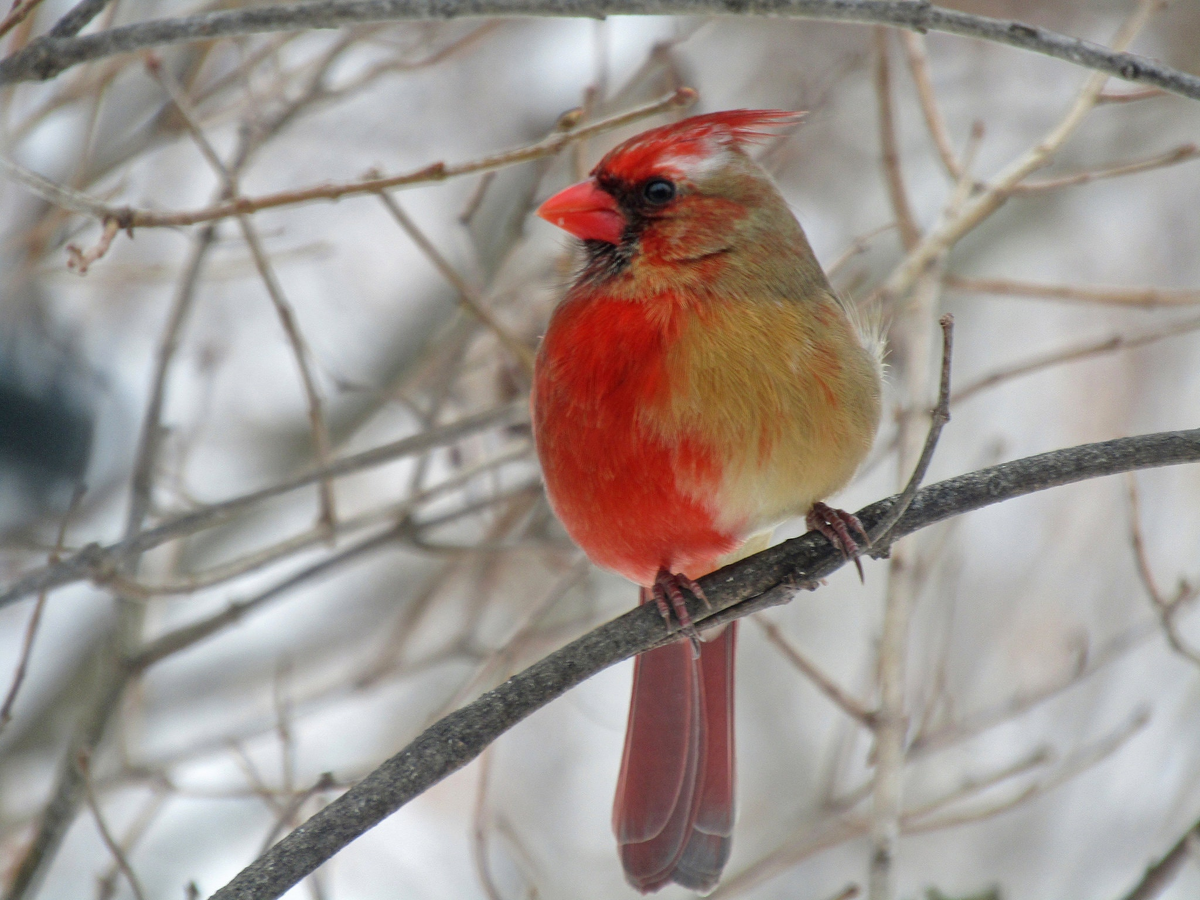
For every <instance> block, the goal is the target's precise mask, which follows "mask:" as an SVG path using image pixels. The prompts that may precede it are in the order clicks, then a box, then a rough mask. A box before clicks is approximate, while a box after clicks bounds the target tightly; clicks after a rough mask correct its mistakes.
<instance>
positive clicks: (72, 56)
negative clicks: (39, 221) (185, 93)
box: [0, 0, 1200, 100]
mask: <svg viewBox="0 0 1200 900" xmlns="http://www.w3.org/2000/svg"><path fill="white" fill-rule="evenodd" d="M730 14H735V15H759V16H788V17H793V18H806V19H824V20H829V21H840V22H860V23H873V24H882V25H892V26H895V27H898V28H907V29H910V30H912V31H918V32H922V33H924V32H927V31H941V32H945V33H947V34H957V35H961V36H963V37H972V38H979V39H981V40H986V41H994V42H996V43H1000V44H1007V45H1009V46H1011V47H1018V48H1020V49H1022V50H1030V51H1032V52H1035V53H1042V54H1044V55H1046V56H1052V57H1054V58H1056V59H1061V60H1065V61H1066V62H1070V63H1074V64H1075V65H1078V66H1083V67H1085V68H1089V69H1096V70H1097V71H1100V72H1106V73H1108V74H1109V75H1112V76H1114V77H1116V78H1123V79H1125V80H1126V81H1134V82H1139V83H1141V84H1150V85H1154V86H1156V87H1160V88H1162V89H1163V90H1166V91H1170V92H1172V93H1175V94H1180V95H1182V96H1184V97H1191V98H1192V99H1195V100H1200V77H1197V76H1196V75H1191V74H1188V73H1187V72H1181V71H1179V70H1177V69H1172V68H1170V67H1169V66H1164V65H1163V64H1162V63H1159V62H1157V61H1156V60H1153V59H1150V58H1148V57H1145V56H1138V55H1137V54H1134V53H1118V52H1115V51H1113V50H1109V49H1108V48H1106V47H1102V46H1100V45H1099V44H1094V43H1092V42H1091V41H1084V40H1080V39H1078V38H1073V37H1068V36H1067V35H1063V34H1058V33H1056V32H1053V31H1049V30H1047V29H1045V28H1037V27H1034V26H1030V25H1025V24H1022V23H1020V22H1013V21H1008V20H1004V19H993V18H989V17H987V16H973V15H970V14H968V13H962V12H957V11H955V10H950V9H942V8H940V7H937V6H933V5H932V4H929V3H927V2H923V0H918V2H913V0H312V2H305V3H281V4H277V5H271V6H254V7H250V8H248V9H236V10H224V11H220V12H210V13H201V14H199V15H194V16H184V17H181V18H177V19H158V20H152V21H149V22H141V23H138V24H134V25H125V26H122V27H119V28H110V29H108V30H106V31H103V32H100V33H99V34H92V35H87V36H85V37H76V38H61V37H54V36H51V35H47V36H45V37H42V38H39V39H37V40H35V41H32V42H31V43H30V44H29V45H28V46H27V47H25V48H24V49H23V50H21V51H19V52H17V53H14V54H13V55H12V56H10V57H8V58H7V59H5V60H3V61H2V62H0V85H3V84H11V83H13V82H18V81H33V80H36V79H47V78H53V77H54V76H55V75H57V74H59V73H60V72H62V71H63V70H64V69H68V68H70V67H71V66H75V65H78V64H79V63H82V62H87V61H89V60H94V59H102V58H104V57H107V56H112V55H114V54H117V53H128V52H129V51H132V50H141V49H145V48H147V47H157V46H163V45H166V44H178V43H185V42H191V41H207V40H212V39H213V38H219V37H232V36H234V35H244V34H260V33H263V32H272V31H298V30H301V29H306V28H337V27H340V26H343V25H352V24H361V23H365V22H387V21H399V20H405V19H451V18H478V17H499V16H539V17H541V16H586V17H591V18H599V17H603V16H611V15H694V16H711V15H730Z"/></svg>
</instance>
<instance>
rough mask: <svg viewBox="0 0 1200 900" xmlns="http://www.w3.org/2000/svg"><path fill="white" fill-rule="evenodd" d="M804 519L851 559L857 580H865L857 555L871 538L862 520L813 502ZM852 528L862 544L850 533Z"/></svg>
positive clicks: (812, 528)
mask: <svg viewBox="0 0 1200 900" xmlns="http://www.w3.org/2000/svg"><path fill="white" fill-rule="evenodd" d="M804 521H805V523H806V524H807V525H808V527H809V529H810V530H812V531H819V532H821V534H823V535H825V538H826V539H827V540H828V541H829V543H831V544H833V546H834V547H836V548H837V549H838V550H839V551H841V554H842V556H843V557H845V558H846V559H849V560H852V561H853V562H854V568H856V569H858V580H859V581H864V580H865V579H864V578H863V567H862V562H861V561H860V560H859V558H858V556H859V554H860V553H862V551H863V547H870V546H871V538H870V537H869V536H868V535H867V530H866V529H865V528H863V524H862V522H860V521H859V520H858V516H856V515H854V514H853V513H848V512H846V511H845V510H844V509H834V508H833V507H832V506H827V505H826V504H824V503H814V504H813V505H812V509H810V510H809V511H808V515H807V516H806V517H805V520H804ZM852 529H853V530H854V531H857V532H858V534H859V536H860V537H861V538H862V546H860V545H859V543H858V541H856V540H855V539H854V536H853V535H852V534H851V533H850V531H851V530H852Z"/></svg>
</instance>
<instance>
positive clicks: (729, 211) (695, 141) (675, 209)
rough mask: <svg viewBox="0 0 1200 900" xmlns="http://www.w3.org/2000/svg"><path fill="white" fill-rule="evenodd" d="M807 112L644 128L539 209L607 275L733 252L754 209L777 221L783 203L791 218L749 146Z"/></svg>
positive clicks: (737, 113) (735, 115)
mask: <svg viewBox="0 0 1200 900" xmlns="http://www.w3.org/2000/svg"><path fill="white" fill-rule="evenodd" d="M800 115H801V114H800V113H794V112H786V111H782V110H748V109H738V110H727V111H724V112H716V113H708V114H707V115H701V116H693V117H692V118H690V119H684V120H683V121H681V122H675V123H673V124H670V125H664V126H662V127H660V128H654V129H651V130H650V131H645V132H642V133H641V134H639V135H636V136H635V137H633V138H630V139H629V140H628V141H626V142H625V143H623V144H621V145H619V146H618V147H616V148H615V149H613V150H612V151H610V152H609V153H608V154H607V155H606V156H605V157H604V158H603V159H602V160H600V162H599V164H598V165H597V166H596V168H595V169H593V170H592V173H591V177H590V178H588V180H586V181H582V182H580V183H579V184H576V185H573V186H571V187H569V188H567V189H566V190H563V191H560V192H559V193H557V194H555V195H554V196H553V197H551V198H550V199H549V200H547V201H546V202H545V203H543V204H542V205H541V207H540V208H539V209H538V211H537V214H538V215H539V216H540V217H541V218H543V219H545V220H546V221H547V222H550V223H551V224H552V225H557V226H558V227H559V228H562V229H564V230H565V231H567V232H569V233H571V234H573V235H575V237H577V238H580V239H581V240H583V241H584V242H586V244H587V247H588V250H589V252H590V254H591V255H592V256H593V258H595V259H597V260H598V261H599V260H604V261H606V263H607V265H606V266H605V269H606V270H607V271H609V272H610V273H611V271H612V269H613V266H614V265H616V266H618V267H619V266H621V265H622V264H626V263H628V261H629V260H630V259H631V258H632V257H633V256H634V255H635V253H636V254H637V255H638V256H640V257H642V258H644V259H646V260H647V261H649V262H651V263H653V262H663V263H678V262H682V261H686V260H692V259H700V258H703V257H706V256H710V255H712V254H714V253H719V252H722V251H725V250H728V249H730V248H731V247H732V246H734V245H735V244H736V241H737V240H738V236H739V234H741V233H744V232H745V231H746V227H747V225H749V224H750V223H748V222H747V220H748V219H752V218H755V216H754V214H755V213H759V214H761V215H760V216H758V217H759V218H763V219H765V220H770V219H772V218H777V217H778V214H779V212H780V210H781V209H782V211H783V212H784V213H785V217H786V218H787V219H789V220H790V219H791V216H790V214H786V206H785V205H784V204H783V200H782V198H781V197H780V196H779V194H778V191H777V190H776V189H775V187H774V185H773V184H771V181H770V179H769V178H768V177H767V176H766V174H765V173H764V172H763V171H762V170H761V169H760V168H759V167H758V166H757V165H756V164H755V163H754V162H753V161H751V160H750V158H749V157H748V156H747V155H746V153H745V152H744V148H745V147H746V145H747V144H750V143H753V142H755V141H758V140H762V139H764V138H767V137H770V136H771V135H772V134H773V131H774V130H775V129H779V128H781V127H785V126H788V125H791V124H793V123H795V122H796V121H797V120H798V119H799V118H800ZM764 227H765V223H764ZM751 230H752V231H757V230H758V229H755V228H752V227H751Z"/></svg>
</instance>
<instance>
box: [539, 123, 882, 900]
mask: <svg viewBox="0 0 1200 900" xmlns="http://www.w3.org/2000/svg"><path fill="white" fill-rule="evenodd" d="M795 120H796V115H795V114H793V113H788V112H781V111H767V110H731V111H727V112H718V113H711V114H709V115H702V116H695V117H693V118H690V119H686V120H684V121H681V122H678V123H675V124H672V125H666V126H663V127H661V128H655V129H652V130H650V131H647V132H644V133H642V134H640V135H637V136H636V137H634V138H632V139H630V140H628V141H626V142H625V143H623V144H621V145H620V146H618V147H617V148H616V149H615V150H613V151H611V152H610V153H609V154H608V155H607V156H605V157H604V158H603V159H602V160H601V161H600V163H599V165H597V166H596V168H595V169H594V170H593V171H592V174H591V177H590V178H589V179H588V180H587V181H584V182H582V183H580V184H577V185H575V186H574V187H570V188H567V189H566V190H564V191H562V192H561V193H559V194H556V195H555V196H553V197H551V198H550V199H549V200H547V201H546V202H545V203H544V204H543V205H542V207H541V208H540V209H539V210H538V215H539V216H541V217H542V218H544V219H546V220H547V221H549V222H551V223H552V224H554V225H557V226H559V227H560V228H563V229H565V230H566V231H568V232H570V233H571V234H573V235H575V236H576V237H578V238H581V239H582V240H583V242H584V249H585V251H586V262H585V263H584V265H583V268H582V270H581V272H580V274H579V276H578V278H577V280H576V281H575V283H574V284H573V285H572V287H571V288H570V290H569V291H568V292H567V294H566V297H565V298H564V299H563V301H562V302H561V303H560V304H559V306H558V307H557V309H556V310H555V311H554V315H553V317H552V318H551V320H550V324H549V327H548V329H547V332H546V336H545V338H544V340H543V341H542V345H541V348H540V350H539V352H538V357H537V365H536V370H535V373H534V389H533V423H534V435H535V439H536V442H537V452H538V457H539V458H540V460H541V464H542V469H543V471H544V473H545V481H546V491H547V494H548V496H549V499H550V503H551V505H552V506H553V508H554V511H555V512H556V513H557V514H558V517H559V518H560V519H561V520H562V523H563V525H564V526H565V527H566V529H567V532H568V533H569V534H570V535H571V537H572V538H573V539H574V540H575V541H576V543H578V544H579V546H580V547H582V548H583V550H584V551H585V552H586V553H587V554H588V556H589V557H591V559H592V560H593V561H594V562H595V563H597V564H598V565H601V566H604V567H605V568H608V569H611V570H612V571H614V572H618V573H620V574H621V575H624V576H625V577H626V578H628V579H629V580H631V581H633V582H636V583H637V584H639V585H641V586H642V602H646V601H647V600H650V599H654V600H655V601H656V602H657V603H658V605H659V607H660V609H662V610H663V611H664V614H667V613H669V611H670V610H672V609H674V610H675V613H676V615H679V616H680V617H681V618H682V619H683V621H682V624H683V625H684V626H687V627H686V628H685V629H684V631H686V632H690V634H692V635H694V634H695V632H694V630H692V629H691V627H690V622H689V621H688V620H687V618H686V607H685V606H684V604H683V602H682V600H683V591H684V590H687V591H690V592H692V593H694V594H697V596H701V595H700V594H699V588H698V586H696V585H695V582H694V581H693V579H695V578H699V577H700V576H701V575H703V574H705V573H707V572H710V571H712V570H714V569H716V568H719V567H720V566H721V565H723V564H725V563H726V562H729V561H731V560H732V559H735V558H737V556H736V555H737V553H738V551H739V548H742V546H743V544H745V543H746V541H747V539H749V538H752V537H755V536H757V535H760V534H763V533H768V534H769V531H770V529H771V528H772V527H773V526H774V525H775V524H776V523H778V522H780V521H782V520H785V519H788V518H791V517H794V516H798V515H807V516H808V521H809V523H810V525H811V526H812V527H816V528H819V529H820V530H821V531H822V532H823V533H825V534H826V535H827V536H828V537H829V538H830V540H831V541H834V542H835V544H836V545H837V546H838V547H839V548H840V549H841V550H842V551H843V552H845V553H847V554H849V553H853V552H854V551H855V550H856V549H857V548H856V545H855V542H854V538H853V536H852V535H851V533H850V532H851V531H852V530H858V531H861V526H860V525H858V523H857V520H855V519H854V517H853V516H850V515H849V514H847V513H843V512H841V511H840V510H834V509H831V508H829V507H827V506H825V504H823V503H821V502H820V501H821V500H822V499H823V498H825V497H828V496H829V495H830V494H832V493H834V492H835V491H837V490H838V489H839V488H841V487H842V486H843V485H845V484H846V482H847V481H848V480H849V479H850V477H851V476H852V475H853V474H854V471H855V469H856V468H857V467H858V464H859V463H860V462H861V461H862V459H863V457H864V456H865V455H866V453H867V450H868V449H869V448H870V446H871V441H872V439H873V438H874V435H875V430H876V427H877V426H878V423H879V410H880V364H879V355H878V352H877V348H876V346H874V342H873V341H872V340H871V339H870V338H867V337H864V335H863V333H862V332H861V331H860V329H858V328H856V326H855V325H854V324H852V321H851V317H850V315H848V312H847V310H846V308H845V307H843V306H842V304H841V303H840V302H839V300H838V298H837V297H836V296H835V295H834V293H833V290H832V289H831V288H830V286H829V282H828V280H827V279H826V277H825V274H824V272H822V270H821V267H820V265H819V264H818V263H817V260H816V258H815V257H814V256H813V252H812V250H811V249H810V248H809V245H808V241H807V240H806V238H805V236H804V232H803V231H802V230H801V228H800V225H799V223H797V221H796V219H795V217H794V216H793V215H792V213H791V212H790V211H789V209H788V207H787V204H786V203H785V201H784V199H783V197H782V196H781V195H780V194H779V191H778V190H777V189H776V187H775V186H774V184H773V183H772V182H771V180H770V178H769V177H768V176H767V174H766V173H765V172H764V171H763V170H762V169H761V168H760V167H759V166H758V165H757V164H756V163H755V162H754V161H753V160H751V159H750V157H749V156H748V155H747V154H746V147H747V145H748V144H750V143H752V142H753V141H755V140H756V139H761V138H764V137H767V136H769V135H770V133H771V131H770V130H771V129H772V128H778V127H780V126H784V125H788V124H790V123H792V122H794V121H795ZM759 543H763V542H759ZM706 638H707V640H705V642H704V643H702V644H701V643H698V642H696V641H695V640H694V639H693V640H692V641H691V642H690V643H689V642H688V641H682V640H681V641H678V642H676V643H674V644H670V645H667V646H664V647H662V648H660V649H657V650H652V651H650V652H648V653H644V654H642V655H641V656H639V657H638V658H637V661H636V663H635V665H634V675H633V701H632V705H631V707H630V710H629V725H628V731H627V733H626V737H625V751H624V758H623V760H622V763H621V775H620V781H619V782H618V785H617V796H616V802H615V804H614V808H613V828H614V830H615V831H616V835H617V842H618V844H619V845H620V854H621V861H622V864H623V865H624V867H625V874H626V877H627V878H628V880H629V881H630V883H631V884H633V885H634V886H635V887H636V888H638V889H639V890H641V891H643V892H648V891H654V890H657V889H659V888H660V887H662V886H663V885H665V884H667V883H668V882H671V881H675V882H677V883H679V884H681V885H684V886H685V887H689V888H692V889H694V890H697V891H701V892H707V891H709V890H711V889H712V888H713V887H714V886H715V885H716V883H717V880H718V879H719V878H720V875H721V870H722V868H723V867H724V865H725V862H726V860H727V859H728V858H729V850H730V841H731V834H732V831H733V792H734V770H733V757H734V754H733V664H734V642H735V639H736V624H731V625H728V626H727V627H726V628H725V629H724V631H722V632H720V633H719V634H717V635H716V636H713V635H712V634H711V633H710V634H709V635H706ZM696 647H698V648H699V651H698V652H697V651H696V649H695V648H696Z"/></svg>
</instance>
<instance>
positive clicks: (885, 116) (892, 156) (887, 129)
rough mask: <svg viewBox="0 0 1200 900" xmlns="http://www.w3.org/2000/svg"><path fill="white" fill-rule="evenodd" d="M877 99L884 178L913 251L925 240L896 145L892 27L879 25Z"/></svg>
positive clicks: (903, 240)
mask: <svg viewBox="0 0 1200 900" xmlns="http://www.w3.org/2000/svg"><path fill="white" fill-rule="evenodd" d="M875 102H876V104H877V105H878V109H879V144H880V154H881V164H882V166H883V180H884V183H885V184H886V185H887V192H888V200H889V201H890V202H891V204H892V214H893V215H895V217H896V226H897V228H898V229H899V232H900V243H901V244H902V245H903V247H904V250H905V252H910V251H911V250H912V249H913V248H914V247H916V246H917V244H918V242H920V240H921V230H920V229H919V228H918V227H917V223H916V220H915V219H914V218H913V214H912V207H911V206H910V205H909V202H908V191H907V189H906V188H905V186H904V176H903V175H902V174H901V172H900V151H899V150H898V149H897V147H896V122H895V111H894V109H893V107H892V77H891V69H890V66H889V65H888V31H887V29H886V28H884V27H883V26H876V28H875Z"/></svg>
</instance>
